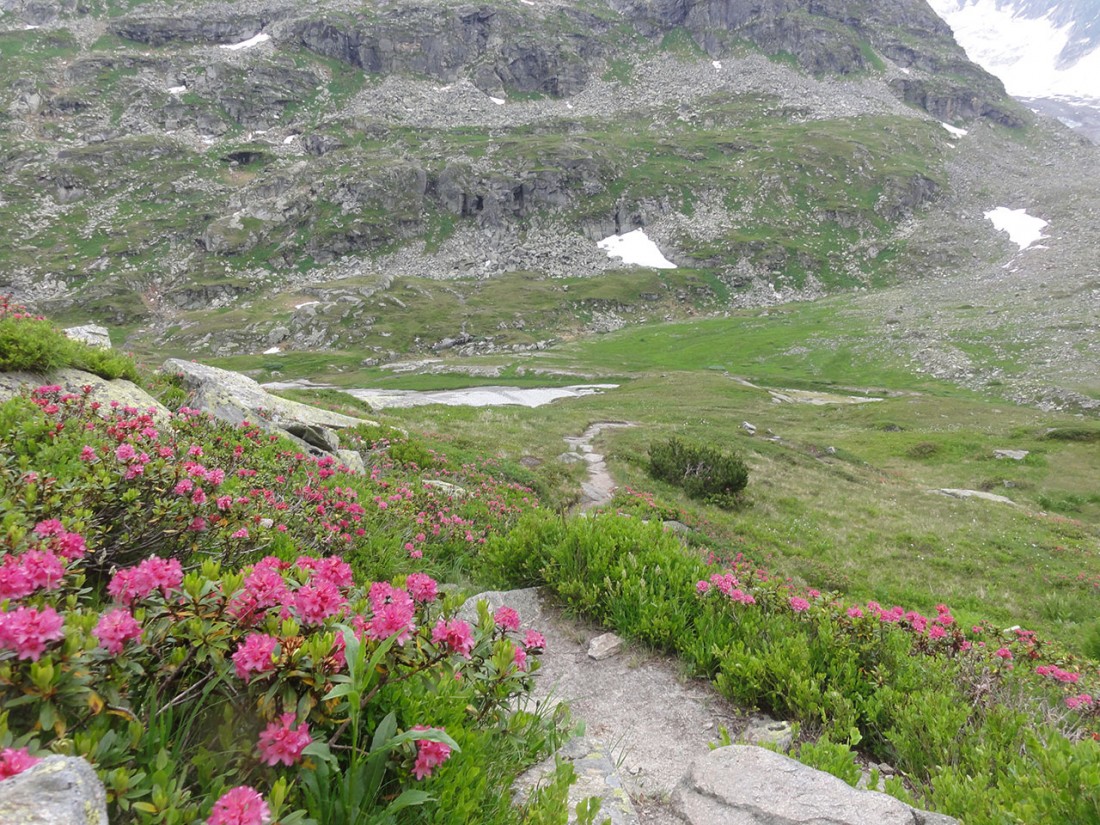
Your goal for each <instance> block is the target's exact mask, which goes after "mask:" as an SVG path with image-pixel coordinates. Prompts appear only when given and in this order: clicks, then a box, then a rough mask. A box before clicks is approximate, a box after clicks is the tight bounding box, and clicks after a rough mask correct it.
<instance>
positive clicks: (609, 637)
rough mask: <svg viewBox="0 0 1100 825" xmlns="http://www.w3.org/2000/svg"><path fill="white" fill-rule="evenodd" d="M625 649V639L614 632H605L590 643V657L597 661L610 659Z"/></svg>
mask: <svg viewBox="0 0 1100 825" xmlns="http://www.w3.org/2000/svg"><path fill="white" fill-rule="evenodd" d="M622 649H623V640H622V639H620V638H619V637H618V636H616V635H615V634H614V633H604V634H602V635H600V636H597V637H596V638H595V639H593V640H592V641H591V642H589V643H588V657H589V658H590V659H595V660H596V661H597V662H599V661H602V660H603V659H610V658H611V657H612V656H614V655H615V654H616V653H618V652H619V651H620V650H622Z"/></svg>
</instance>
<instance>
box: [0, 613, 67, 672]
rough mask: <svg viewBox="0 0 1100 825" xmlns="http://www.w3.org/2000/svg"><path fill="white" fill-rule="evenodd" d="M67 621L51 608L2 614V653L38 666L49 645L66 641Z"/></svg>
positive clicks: (0, 615)
mask: <svg viewBox="0 0 1100 825" xmlns="http://www.w3.org/2000/svg"><path fill="white" fill-rule="evenodd" d="M64 626H65V620H64V619H62V618H61V616H60V615H59V614H58V612H57V611H56V610H54V609H53V608H52V607H43V608H42V609H41V610H39V609H38V608H36V607H18V608H16V609H15V610H13V611H11V612H9V613H0V649H4V650H14V651H15V655H16V656H18V657H19V658H20V659H30V660H31V661H32V662H37V661H38V659H39V658H40V657H41V656H42V654H43V653H45V652H46V645H47V644H48V643H49V642H56V641H59V640H61V639H63V638H65V631H64V629H63V628H64Z"/></svg>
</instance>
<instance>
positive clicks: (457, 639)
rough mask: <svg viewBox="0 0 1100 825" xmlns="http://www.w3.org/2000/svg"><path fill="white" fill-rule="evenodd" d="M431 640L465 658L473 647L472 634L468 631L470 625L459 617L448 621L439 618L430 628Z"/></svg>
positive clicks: (468, 656)
mask: <svg viewBox="0 0 1100 825" xmlns="http://www.w3.org/2000/svg"><path fill="white" fill-rule="evenodd" d="M432 641H433V642H434V643H435V644H437V645H439V646H441V647H446V648H447V649H448V650H450V651H451V652H452V653H458V654H460V655H462V656H465V657H466V658H467V659H469V658H470V652H471V651H472V650H473V649H474V634H473V633H472V632H471V631H470V625H468V624H467V623H466V622H464V621H462V620H461V619H452V620H451V621H449V622H447V621H444V620H443V619H440V620H439V621H438V622H436V625H435V627H434V628H433V629H432Z"/></svg>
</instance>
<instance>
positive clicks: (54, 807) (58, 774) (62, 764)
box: [0, 756, 107, 825]
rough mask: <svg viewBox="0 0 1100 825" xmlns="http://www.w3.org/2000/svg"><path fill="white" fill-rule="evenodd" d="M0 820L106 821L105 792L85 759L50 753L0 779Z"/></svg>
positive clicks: (25, 824) (70, 824)
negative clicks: (19, 771) (15, 772)
mask: <svg viewBox="0 0 1100 825" xmlns="http://www.w3.org/2000/svg"><path fill="white" fill-rule="evenodd" d="M0 822H3V823H8V824H9V825H107V793H106V791H105V790H104V788H103V783H102V782H100V781H99V777H97V776H96V773H95V771H94V770H93V769H92V766H91V765H89V764H88V763H87V762H86V761H85V760H83V759H80V758H79V757H74V756H50V757H47V758H46V759H43V760H42V761H41V762H39V763H38V764H37V765H35V766H34V767H32V768H28V769H27V770H25V771H23V772H22V773H20V774H17V775H15V776H13V777H10V778H8V779H4V780H2V781H0Z"/></svg>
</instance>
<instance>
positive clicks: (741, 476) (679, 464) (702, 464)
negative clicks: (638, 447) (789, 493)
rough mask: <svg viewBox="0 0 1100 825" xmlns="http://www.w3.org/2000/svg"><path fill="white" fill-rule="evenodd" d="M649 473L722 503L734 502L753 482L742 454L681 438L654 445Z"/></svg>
mask: <svg viewBox="0 0 1100 825" xmlns="http://www.w3.org/2000/svg"><path fill="white" fill-rule="evenodd" d="M649 474H650V475H651V476H653V477H654V478H657V479H660V480H661V481H667V482H668V483H669V484H674V485H676V486H677V487H682V488H683V490H684V492H685V493H687V494H688V496H690V497H691V498H698V499H708V500H712V501H715V502H716V503H720V504H728V503H730V502H732V501H733V499H734V498H735V497H736V495H737V494H738V493H740V492H741V491H742V490H743V489H745V485H746V484H748V482H749V471H748V468H747V467H746V466H745V462H744V461H742V460H741V458H740V457H739V456H737V455H734V454H732V453H726V452H722V451H721V450H717V449H715V448H713V447H707V446H704V445H701V444H685V443H684V442H682V441H680V439H678V438H670V439H669V440H668V441H663V442H654V443H653V444H651V445H650V447H649Z"/></svg>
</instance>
